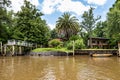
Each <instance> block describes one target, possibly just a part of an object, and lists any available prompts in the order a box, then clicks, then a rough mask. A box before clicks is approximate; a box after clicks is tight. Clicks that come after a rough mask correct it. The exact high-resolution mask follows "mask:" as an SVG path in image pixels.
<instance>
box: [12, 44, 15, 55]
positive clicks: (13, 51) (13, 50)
mask: <svg viewBox="0 0 120 80" xmlns="http://www.w3.org/2000/svg"><path fill="white" fill-rule="evenodd" d="M14 53H15V46H14V45H13V46H12V56H13V55H14Z"/></svg>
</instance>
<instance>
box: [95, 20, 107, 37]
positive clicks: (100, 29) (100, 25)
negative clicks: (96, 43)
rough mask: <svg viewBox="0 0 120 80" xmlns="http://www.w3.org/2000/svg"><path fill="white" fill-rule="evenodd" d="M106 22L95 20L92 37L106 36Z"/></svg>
mask: <svg viewBox="0 0 120 80" xmlns="http://www.w3.org/2000/svg"><path fill="white" fill-rule="evenodd" d="M106 28H107V22H106V21H105V22H102V21H100V22H97V24H96V27H95V29H94V30H93V37H106V36H107V34H106V33H107V31H106Z"/></svg>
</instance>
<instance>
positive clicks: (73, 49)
mask: <svg viewBox="0 0 120 80" xmlns="http://www.w3.org/2000/svg"><path fill="white" fill-rule="evenodd" d="M74 51H75V41H73V56H75V52H74Z"/></svg>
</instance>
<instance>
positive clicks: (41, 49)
mask: <svg viewBox="0 0 120 80" xmlns="http://www.w3.org/2000/svg"><path fill="white" fill-rule="evenodd" d="M48 51H62V52H71V51H70V50H67V49H66V48H60V49H56V48H36V49H34V50H32V52H48Z"/></svg>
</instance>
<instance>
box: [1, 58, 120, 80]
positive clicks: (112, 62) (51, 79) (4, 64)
mask: <svg viewBox="0 0 120 80" xmlns="http://www.w3.org/2000/svg"><path fill="white" fill-rule="evenodd" d="M119 68H120V58H119V57H106V58H104V57H103V58H99V57H98V58H95V57H89V56H75V57H72V56H71V57H54V56H51V57H27V56H26V57H0V80H119V79H120V78H119V75H120V70H119Z"/></svg>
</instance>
